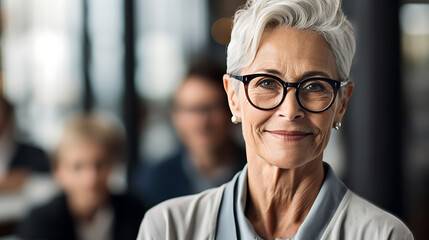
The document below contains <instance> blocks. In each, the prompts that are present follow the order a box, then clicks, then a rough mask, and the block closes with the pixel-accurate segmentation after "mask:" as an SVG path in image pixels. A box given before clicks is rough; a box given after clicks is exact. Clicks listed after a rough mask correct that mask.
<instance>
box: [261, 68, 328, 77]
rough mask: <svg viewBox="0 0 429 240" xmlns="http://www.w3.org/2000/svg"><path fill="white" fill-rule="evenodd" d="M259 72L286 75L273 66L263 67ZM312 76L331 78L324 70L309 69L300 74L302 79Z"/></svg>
mask: <svg viewBox="0 0 429 240" xmlns="http://www.w3.org/2000/svg"><path fill="white" fill-rule="evenodd" d="M258 72H264V73H269V74H273V75H276V76H279V77H281V76H283V75H284V74H283V73H281V72H280V71H279V70H277V69H273V68H262V69H259V70H258ZM311 77H325V78H331V76H330V75H329V74H328V73H326V72H322V71H308V72H305V73H304V74H302V75H301V76H300V78H301V79H306V78H311Z"/></svg>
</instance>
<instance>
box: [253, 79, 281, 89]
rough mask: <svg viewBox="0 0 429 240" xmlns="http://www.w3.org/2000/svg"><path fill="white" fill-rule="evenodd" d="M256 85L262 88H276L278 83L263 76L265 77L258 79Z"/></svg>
mask: <svg viewBox="0 0 429 240" xmlns="http://www.w3.org/2000/svg"><path fill="white" fill-rule="evenodd" d="M258 86H260V87H263V88H277V87H278V83H277V82H276V80H274V79H269V78H265V79H261V80H259V82H258Z"/></svg>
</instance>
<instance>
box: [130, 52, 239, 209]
mask: <svg viewBox="0 0 429 240" xmlns="http://www.w3.org/2000/svg"><path fill="white" fill-rule="evenodd" d="M223 73H224V69H223V68H222V67H220V66H219V65H218V64H217V63H215V62H214V61H213V60H210V59H207V58H206V59H202V60H200V61H197V62H195V63H194V64H192V65H191V67H190V69H189V71H188V74H187V76H186V77H185V79H184V81H183V82H182V83H181V85H180V86H179V88H178V90H177V92H176V94H175V96H174V100H173V108H172V113H171V117H172V122H173V125H174V127H175V130H176V132H177V134H178V136H179V138H180V140H181V142H182V143H183V146H182V147H181V149H180V151H178V152H177V153H175V154H174V155H173V156H171V157H169V158H167V159H165V160H164V161H162V162H161V163H159V164H157V165H154V166H150V167H147V168H145V169H144V170H140V171H142V173H140V174H136V176H137V177H136V178H135V179H134V184H133V185H134V189H135V191H136V193H138V194H139V195H140V196H142V198H143V199H144V200H145V201H146V202H147V204H148V205H150V206H153V205H155V204H157V203H159V202H162V201H164V200H166V199H170V198H173V197H178V196H183V195H188V194H194V193H198V192H201V191H203V190H206V189H209V188H213V187H217V186H219V185H221V184H223V183H225V182H227V181H229V180H230V179H231V178H232V177H233V176H234V174H235V173H236V172H238V171H239V170H241V169H242V168H243V166H244V164H245V159H246V157H245V151H244V150H243V149H242V148H240V146H239V145H238V144H237V143H236V142H235V141H234V139H233V128H232V127H233V124H232V123H231V122H230V117H231V115H230V113H229V110H228V103H227V101H226V97H225V96H226V95H225V91H224V90H223V85H222V82H221V79H222V76H223Z"/></svg>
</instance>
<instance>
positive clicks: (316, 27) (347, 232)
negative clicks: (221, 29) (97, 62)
mask: <svg viewBox="0 0 429 240" xmlns="http://www.w3.org/2000/svg"><path fill="white" fill-rule="evenodd" d="M340 5H341V3H340V0H324V1H322V0H320V1H314V0H254V1H249V2H248V4H247V5H246V6H245V7H244V8H243V9H241V10H239V11H238V12H237V13H236V16H235V21H234V27H233V30H232V36H231V42H230V44H229V46H228V58H227V71H228V74H227V75H225V76H224V80H223V81H224V86H225V90H226V92H227V94H228V101H229V105H230V109H231V111H232V113H233V117H232V121H233V122H235V123H237V122H241V124H242V130H243V135H244V140H245V143H246V154H247V162H248V164H247V166H246V167H245V168H244V169H243V171H242V172H241V173H239V174H238V175H237V176H236V177H235V178H234V179H233V180H232V181H230V182H229V183H227V184H226V185H224V186H222V187H220V188H217V189H213V190H208V191H206V192H204V193H201V194H199V195H194V196H188V197H184V198H178V199H175V200H170V201H167V202H164V203H162V204H160V205H158V206H157V207H155V208H153V209H151V210H150V211H149V212H148V213H147V214H146V216H145V218H144V219H143V222H142V224H141V227H140V233H139V238H138V239H246V240H247V239H413V237H412V234H411V232H410V231H409V230H408V229H407V227H406V226H405V225H404V224H403V223H402V222H401V221H400V220H398V219H397V218H395V217H394V216H392V215H390V214H388V213H386V212H384V211H383V210H381V209H379V208H377V207H375V206H374V205H372V204H371V203H369V202H367V201H365V200H363V199H361V198H360V197H358V196H357V195H355V194H354V193H352V192H351V191H350V190H348V189H347V188H346V186H345V185H344V184H343V183H342V182H341V181H340V180H339V179H338V178H336V177H335V175H334V173H333V171H332V170H331V168H330V167H329V165H328V164H326V163H323V150H324V149H325V147H326V145H327V144H328V140H329V136H330V131H331V129H332V128H335V129H337V130H339V129H340V127H341V120H342V117H343V115H344V113H345V111H346V108H347V102H348V100H349V99H350V96H351V94H352V91H353V87H354V83H353V82H351V81H349V80H348V76H349V72H350V67H351V63H352V59H353V56H354V53H355V41H354V36H353V29H352V26H351V24H350V23H349V22H348V21H347V20H346V18H345V16H344V14H343V12H342V11H341V7H340ZM240 82H241V83H240Z"/></svg>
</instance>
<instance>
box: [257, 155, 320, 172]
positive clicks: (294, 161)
mask: <svg viewBox="0 0 429 240" xmlns="http://www.w3.org/2000/svg"><path fill="white" fill-rule="evenodd" d="M267 155H268V156H265V157H262V158H263V159H264V160H265V162H267V163H268V164H270V165H271V166H274V167H277V168H281V169H295V168H299V167H302V166H304V165H306V164H308V163H309V162H312V161H313V160H315V158H313V157H311V156H309V155H308V152H296V151H294V152H291V151H277V152H272V153H270V154H267Z"/></svg>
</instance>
